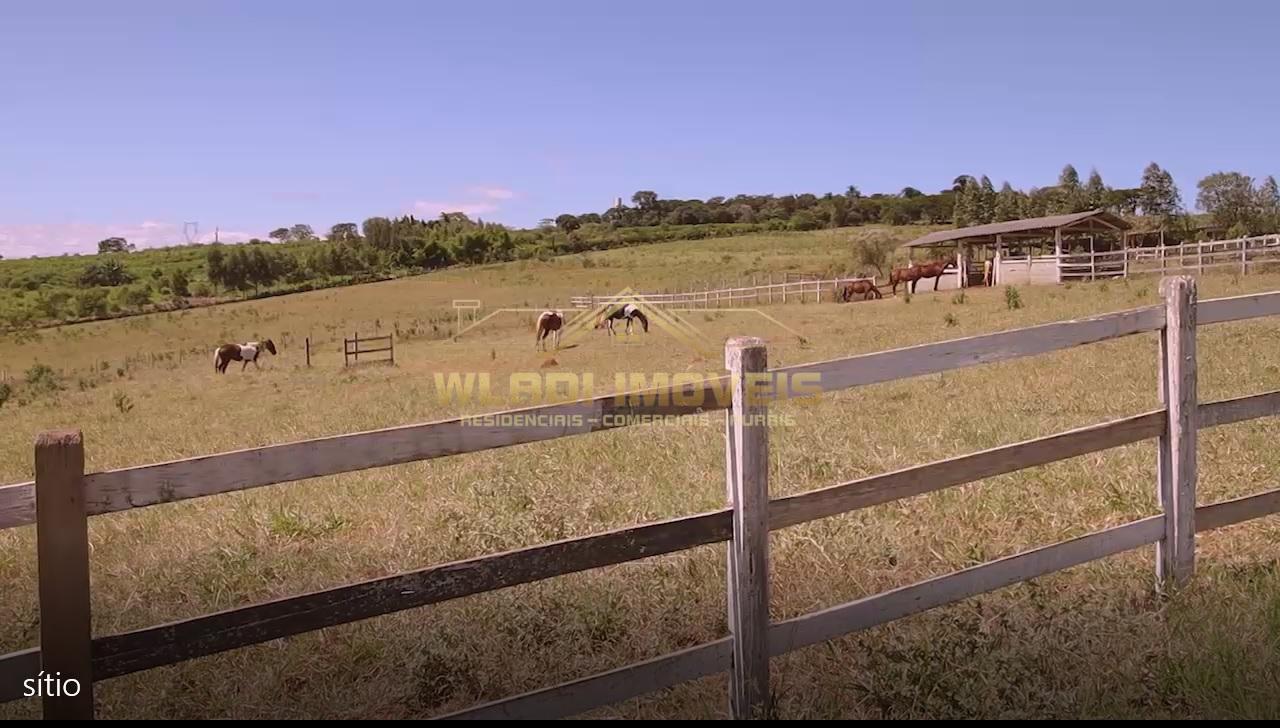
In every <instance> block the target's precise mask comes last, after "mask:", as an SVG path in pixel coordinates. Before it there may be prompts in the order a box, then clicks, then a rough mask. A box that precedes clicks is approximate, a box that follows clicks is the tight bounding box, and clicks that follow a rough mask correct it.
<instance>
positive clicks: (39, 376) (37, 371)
mask: <svg viewBox="0 0 1280 728" xmlns="http://www.w3.org/2000/svg"><path fill="white" fill-rule="evenodd" d="M27 387H28V388H29V389H30V390H31V391H32V392H37V393H39V392H56V391H58V390H59V389H62V382H61V381H59V379H58V373H57V372H55V371H54V370H53V367H51V366H49V365H48V364H39V363H37V364H32V365H31V368H30V369H27Z"/></svg>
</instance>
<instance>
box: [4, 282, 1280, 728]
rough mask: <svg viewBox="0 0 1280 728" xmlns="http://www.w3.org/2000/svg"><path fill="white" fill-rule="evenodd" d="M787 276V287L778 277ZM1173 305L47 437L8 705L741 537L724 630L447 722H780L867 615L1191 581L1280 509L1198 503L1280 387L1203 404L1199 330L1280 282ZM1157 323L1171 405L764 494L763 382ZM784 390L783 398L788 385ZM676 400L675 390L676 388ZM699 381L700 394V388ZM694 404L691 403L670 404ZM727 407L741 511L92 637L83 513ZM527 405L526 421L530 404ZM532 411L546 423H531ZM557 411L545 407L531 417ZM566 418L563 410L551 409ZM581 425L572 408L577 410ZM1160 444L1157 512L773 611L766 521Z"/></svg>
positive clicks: (951, 365)
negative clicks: (1216, 439)
mask: <svg viewBox="0 0 1280 728" xmlns="http://www.w3.org/2000/svg"><path fill="white" fill-rule="evenodd" d="M775 285H792V284H775ZM1161 291H1162V294H1163V295H1164V298H1165V301H1164V304H1163V305H1160V306H1151V307H1146V308H1140V309H1135V310H1131V311H1122V312H1118V313H1111V314H1105V315H1102V316H1096V317H1092V318H1087V319H1080V320H1073V321H1061V322H1056V323H1051V324H1045V325H1042V326H1034V327H1030V328H1025V329H1017V330H1012V331H1002V332H997V333H993V334H984V335H981V336H974V337H969V338H966V339H958V340H954V341H944V342H938V343H934V344H924V345H921V346H913V347H908V348H904V349H897V350H892V351H882V352H876V353H873V354H866V355H862V356H854V357H848V358H843V359H836V360H831V361H826V362H816V363H811V364H803V365H799V366H791V367H785V368H778V369H769V368H768V366H767V351H766V349H765V346H764V344H763V342H761V341H759V340H755V339H731V340H730V342H729V344H728V346H727V347H726V366H727V368H728V370H729V373H728V374H727V375H726V376H725V377H723V378H721V379H719V380H715V381H712V382H708V383H705V384H700V385H697V387H700V388H701V391H700V392H699V391H697V389H694V390H690V389H689V388H688V387H678V386H677V387H667V388H660V389H654V390H648V391H646V392H644V393H636V392H632V393H623V394H620V395H607V396H605V397H597V398H593V399H587V400H582V401H578V402H571V403H565V404H556V405H548V406H540V407H533V408H529V409H526V410H520V411H519V412H521V413H525V414H538V415H546V414H560V415H565V414H574V415H583V417H582V421H583V422H584V423H586V424H584V425H581V426H572V427H571V426H563V427H559V426H558V427H521V426H508V427H492V428H477V427H467V426H463V424H462V422H461V421H460V420H448V421H444V422H435V423H426V424H416V425H409V426H406V427H397V428H389V429H384V430H375V431H371V432H362V433H355V434H348V435H339V436H335V437H325V438H316V439H312V440H305V441H301V442H294V443H287V444H281V445H272V446H267V447H260V448H252V449H248V450H241V451H236V452H227V453H218V454H213V455H208V456H203V457H195V458H188V459H184V460H178V461H173V462H169V463H160V464H156V465H146V466H140V467H132V468H124V469H121V470H114V471H108V472H103V473H91V474H86V473H84V466H83V453H84V449H83V448H84V443H83V441H82V439H81V436H80V433H79V432H78V431H70V432H62V433H44V434H42V435H41V436H40V437H39V438H37V440H36V463H37V470H36V479H35V481H34V482H29V483H18V484H14V485H10V486H4V487H0V528H6V527H14V526H21V525H26V524H31V523H33V522H34V523H35V524H36V536H37V538H36V545H37V554H36V558H37V561H38V562H39V566H40V568H39V570H38V574H39V577H38V578H39V602H40V604H39V607H40V624H41V632H40V634H41V638H40V639H41V645H40V646H39V647H34V648H30V649H27V650H23V651H20V652H15V653H11V654H8V655H5V656H2V657H0V700H14V699H18V698H19V697H21V693H20V687H19V686H21V685H22V684H23V681H24V680H27V679H29V678H31V677H35V676H36V674H37V673H38V672H39V671H40V670H44V671H45V672H46V673H55V672H60V673H61V675H62V677H63V679H64V680H65V679H68V678H74V679H76V680H78V681H80V685H81V686H83V688H84V689H83V690H82V693H81V694H82V695H84V694H89V695H91V694H92V687H93V683H94V682H95V681H101V680H106V679H110V678H113V677H118V676H121V675H128V674H131V673H136V672H139V671H143V670H149V669H153V668H157V667H162V666H165V665H172V664H175V663H179V662H183V661H186V660H191V659H195V658H198V657H201V656H205V655H212V654H217V653H220V652H224V651H227V650H232V649H236V648H240V647H245V646H248V645H253V644H259V643H262V642H267V641H270V640H274V639H279V638H285V637H289V636H291V635H296V634H300V633H304V632H309V631H313V630H317V629H323V628H325V627H330V626H335V625H340V624H346V623H350V622H355V621H359V620H363V619H368V618H370V617H375V616H379V615H384V614H390V613H394V612H398V611H402V610H405V609H411V608H414V607H420V606H424V605H428V604H436V603H440V602H443V601H447V600H451V599H458V598H463V597H466V596H470V595H475V594H481V593H484V592H489V591H493V590H497V589H504V588H507V587H510V586H516V585H519V584H527V583H532V582H536V581H540V580H542V579H548V578H553V577H556V576H561V575H565V574H572V573H576V572H581V571H584V570H588V569H595V568H600V567H605V566H609V565H614V564H622V563H626V562H630V561H636V560H640V559H646V558H650V557H653V556H659V555H663V554H670V553H676V552H679V551H683V550H687V549H691V548H695V547H698V546H703V545H707V544H714V543H723V542H727V543H728V544H729V548H728V554H727V558H728V570H727V571H728V576H729V578H728V585H727V586H728V600H727V601H728V620H727V623H728V625H729V635H728V636H726V637H723V638H721V639H718V640H715V641H713V642H709V643H706V644H702V645H697V646H694V647H690V648H688V649H684V650H681V651H679V652H675V653H671V654H667V655H661V656H658V657H655V658H653V659H650V660H647V661H645V662H641V663H636V664H632V665H626V666H622V667H619V668H617V669H614V670H610V671H607V672H603V673H599V674H595V675H590V676H587V677H584V678H581V679H577V680H573V681H569V682H566V683H562V684H560V685H555V686H551V687H547V688H543V689H539V690H535V691H532V692H529V693H525V694H523V695H517V696H512V697H508V698H503V699H500V700H496V701H492V702H490V703H487V704H484V705H480V706H476V707H473V708H470V709H467V710H464V711H461V712H459V713H455V714H452V715H450V716H446V717H453V718H486V717H500V718H534V717H567V716H571V715H575V714H578V713H582V712H585V711H588V710H591V709H593V708H597V707H601V706H604V705H608V704H611V703H616V702H619V701H622V700H626V699H629V698H632V697H636V696H639V695H644V694H646V693H650V692H653V691H655V690H660V689H663V688H666V687H670V686H673V685H678V684H680V683H682V682H686V681H689V680H694V679H697V678H700V677H705V676H708V675H713V674H717V673H724V672H728V673H729V678H730V679H729V696H728V700H727V704H728V705H729V709H730V713H731V714H732V715H733V716H734V717H755V716H760V715H769V714H770V711H771V706H770V704H769V703H770V695H771V689H770V688H771V681H770V657H772V656H777V655H781V654H784V653H786V652H789V651H792V650H795V649H799V648H801V647H804V646H806V645H811V644H816V643H819V642H823V641H825V640H830V639H833V638H836V637H839V636H841V635H845V634H848V633H850V632H854V631H858V630H864V629H868V628H870V627H872V626H875V625H878V624H883V623H886V622H889V621H892V620H895V619H899V618H902V617H905V616H907V615H910V614H915V613H918V612H921V611H925V610H928V609H932V608H935V607H939V606H942V605H946V604H950V603H953V602H955V601H958V600H960V599H965V598H967V597H971V596H974V595H977V594H982V593H984V592H989V591H992V590H995V589H1000V588H1002V587H1005V586H1008V585H1011V584H1015V583H1018V582H1020V581H1025V580H1027V579H1032V578H1035V577H1039V576H1042V575H1045V574H1051V573H1053V572H1056V571H1060V570H1062V569H1066V568H1069V567H1072V566H1076V565H1079V564H1084V563H1087V562H1090V561H1094V560H1097V559H1102V558H1105V557H1108V556H1111V555H1113V554H1119V553H1122V552H1125V551H1129V550H1132V549H1135V548H1138V547H1141V546H1144V545H1147V544H1157V545H1158V553H1157V557H1156V563H1155V565H1154V570H1155V573H1156V579H1155V580H1154V581H1153V583H1154V584H1155V585H1156V587H1157V588H1163V587H1164V586H1165V585H1166V584H1184V583H1186V582H1187V581H1188V580H1189V579H1191V578H1193V576H1194V569H1195V534H1196V533H1197V532H1202V531H1205V530H1209V529H1213V528H1221V527H1223V526H1227V525H1230V524H1234V523H1240V522H1243V521H1247V520H1250V519H1253V518H1259V517H1261V516H1264V515H1268V514H1272V513H1277V512H1280V489H1276V490H1271V491H1266V492H1263V493H1257V494H1252V495H1248V496H1245V497H1242V498H1237V499H1234V500H1229V501H1223V502H1219V503H1213V504H1209V505H1204V506H1199V507H1197V505H1196V481H1197V464H1196V457H1197V455H1196V448H1195V443H1196V438H1197V431H1198V430H1199V429H1203V428H1207V427H1215V426H1220V425H1226V424H1230V423H1235V422H1243V421H1247V420H1251V419H1254V418H1259V417H1270V416H1275V415H1277V414H1280V391H1273V392H1265V393H1262V394H1255V395H1249V396H1245V397H1239V398H1236V399H1230V400H1223V401H1218V402H1209V403H1200V402H1199V401H1198V396H1197V386H1196V380H1197V368H1196V345H1195V339H1196V332H1197V329H1198V327H1199V326H1204V325H1211V324H1215V323H1220V322H1226V321H1238V320H1244V319H1251V318H1256V317H1261V316H1274V315H1280V292H1277V293H1266V294H1257V295H1248V296H1237V297H1233V298H1222V299H1214V300H1209V301H1199V302H1198V301H1197V300H1196V295H1195V281H1194V279H1192V278H1189V277H1177V278H1169V279H1166V280H1165V281H1163V282H1162V284H1161ZM1148 332H1158V333H1159V335H1160V339H1161V342H1162V345H1161V346H1160V354H1159V356H1158V357H1157V358H1156V360H1155V361H1154V362H1152V363H1153V365H1155V366H1156V367H1158V369H1159V372H1160V376H1159V377H1158V379H1159V380H1160V381H1161V382H1162V384H1161V388H1160V395H1161V398H1160V402H1161V407H1160V408H1159V409H1157V410H1153V411H1150V412H1145V413H1138V414H1135V415H1132V416H1129V417H1124V418H1121V419H1117V420H1112V421H1110V422H1103V423H1098V424H1094V425H1090V426H1087V427H1082V428H1079V429H1075V430H1070V431H1067V432H1060V433H1056V434H1051V435H1048V436H1045V437H1039V438H1035V439H1032V440H1027V441H1024V442H1019V443H1013V444H1009V445H1002V446H1000V447H995V448H992V449H989V450H984V451H981V452H976V453H969V454H966V455H961V456H958V457H952V458H947V459H944V460H940V461H936V462H932V463H926V464H922V465H916V466H912V467H909V468H905V469H902V470H898V471H895V472H890V473H882V474H878V475H873V476H870V477H866V478H860V479H857V480H852V481H848V482H844V483H837V484H835V485H831V486H829V487H825V488H821V489H818V490H813V491H809V492H805V493H799V494H796V495H791V496H786V497H779V498H772V499H771V498H770V497H769V486H768V479H767V475H768V469H769V442H768V433H767V428H765V427H764V426H762V423H763V422H766V421H767V413H768V408H769V407H770V406H771V405H772V404H773V403H774V402H776V401H779V400H780V399H784V398H785V397H786V396H787V393H786V391H785V387H782V388H779V387H769V388H766V390H767V391H768V394H767V395H765V396H761V397H751V396H748V395H749V393H750V392H757V393H758V392H760V391H761V388H760V387H756V386H748V382H749V381H752V380H755V379H757V378H759V377H779V379H780V380H781V377H782V376H786V377H787V379H788V381H790V380H792V379H794V377H795V376H796V375H797V374H806V375H809V376H810V377H815V378H817V379H818V386H819V387H820V388H821V389H822V391H824V392H834V391H840V390H844V389H849V388H852V387H859V386H864V385H868V384H872V383H876V382H884V381H891V380H896V379H904V378H908V377H915V376H920V375H922V374H929V373H936V372H942V371H948V370H953V369H959V368H964V367H971V366H978V365H983V364H989V363H993V362H999V361H1007V360H1011V359H1016V358H1020V357H1028V356H1036V355H1039V354H1044V353H1047V352H1052V351H1058V350H1063V349H1068V348H1072V347H1077V346H1085V345H1089V344H1092V343H1096V342H1101V341H1109V340H1115V339H1118V338H1121V337H1127V336H1132V335H1135V334H1142V333H1148ZM780 390H781V391H780ZM672 395H675V396H672ZM691 395H699V396H691ZM676 402H695V403H694V404H675V403H676ZM720 409H723V410H726V415H725V416H726V427H725V452H726V458H725V463H726V467H725V487H726V494H727V495H726V501H727V504H726V507H725V508H723V509H721V510H716V511H712V512H708V513H701V514H695V515H689V516H683V517H679V518H674V519H671V520H667V521H662V522H657V523H645V524H641V525H637V526H629V527H626V528H621V529H616V530H613V531H607V532H604V533H597V534H593V535H589V536H584V537H579V538H572V539H567V540H563V541H558V542H554V543H547V544H540V545H536V546H530V547H526V548H521V549H517V550H514V551H508V552H504V553H497V554H488V555H484V556H479V557H475V558H470V559H466V560H463V561H457V562H453V563H448V564H438V565H433V566H427V567H425V568H421V569H417V570H414V571H409V572H404V573H401V574H396V575H393V576H389V577H382V578H376V579H371V580H367V581H363V582H359V583H355V584H349V585H346V586H341V587H337V588H331V589H325V590H322V591H317V592H312V593H309V594H301V595H296V596H289V597H284V598H280V599H276V600H272V601H267V602H262V603H258V604H253V605H250V606H247V607H240V608H235V609H230V610H226V611H223V612H218V613H215V614H206V615H201V616H196V617H192V618H188V619H183V620H179V621H176V622H172V623H169V624H165V625H160V626H155V627H149V628H144V629H138V630H134V631H131V632H125V633H120V634H113V635H106V636H97V637H95V636H92V635H91V634H90V633H89V628H88V625H89V624H91V621H90V611H89V608H90V599H89V596H90V595H89V581H88V574H89V569H88V566H89V549H88V519H89V518H90V517H92V516H94V515H97V514H102V513H110V512H113V511H121V510H126V509H131V508H143V507H149V506H152V505H157V504H160V503H166V502H171V501H176V500H181V499H185V498H198V497H204V496H210V495H215V494H218V493H227V492H234V491H239V490H244V489H247V488H254V487H261V486H266V485H271V484H274V483H283V482H289V481H294V480H300V479H304V478H313V477H319V476H324V475H334V474H339V473H346V472H353V471H358V470H363V469H367V468H375V467H382V466H386V465H394V464H399V463H407V462H413V461H418V460H427V459H432V458H439V457H449V456H454V455H458V454H463V453H471V452H479V451H482V450H487V449H491V448H497V447H506V446H510V445H516V444H523V443H532V442H538V441H543V440H552V439H556V438H560V437H567V436H571V435H582V434H587V433H590V432H594V431H597V430H601V429H606V427H605V426H603V425H601V424H598V423H601V422H614V423H618V424H616V425H612V426H627V425H631V424H635V418H611V417H602V415H605V414H634V415H644V414H684V413H692V412H699V411H707V410H720ZM522 419H524V418H522ZM527 419H528V420H533V419H534V418H527ZM538 419H543V418H538ZM545 419H548V420H550V419H552V418H545ZM564 421H574V418H564ZM1153 438H1154V439H1155V440H1156V441H1157V444H1158V453H1159V458H1158V462H1157V467H1156V469H1155V470H1156V472H1154V473H1153V474H1152V480H1153V481H1154V482H1156V483H1158V488H1155V489H1153V490H1155V491H1156V492H1157V493H1158V496H1157V497H1158V502H1159V505H1160V510H1161V512H1160V513H1159V514H1158V515H1154V516H1150V517H1147V518H1143V519H1140V520H1137V521H1133V522H1131V523H1126V524H1122V525H1119V526H1115V527H1113V528H1108V529H1105V530H1101V531H1097V532H1095V533H1091V534H1087V535H1084V536H1080V537H1078V538H1074V539H1071V540H1068V541H1064V542H1061V543H1057V544H1051V545H1047V546H1043V547H1040V548H1036V549H1032V550H1029V551H1025V552H1023V553H1019V554H1015V555H1012V556H1008V557H1005V558H1002V559H998V560H995V561H990V562H987V563H983V564H979V565H977V566H973V567H970V568H967V569H963V570H960V571H956V572H954V573H950V574H946V575H943V576H939V577H936V578H932V579H928V580H925V581H921V582H918V583H915V584H911V585H908V586H905V587H901V588H897V589H893V590H890V591H886V592H883V593H880V594H875V595H872V596H868V597H865V598H862V599H858V600H854V601H851V602H848V603H845V604H840V605H836V606H833V607H830V608H827V609H823V610H821V611H817V612H813V613H810V614H805V615H801V616H797V617H794V618H791V619H787V620H785V621H781V622H771V621H770V620H769V601H770V598H769V579H770V578H769V539H768V533H769V532H770V531H774V530H778V529H782V528H788V527H791V526H795V525H797V524H801V523H805V522H809V521H813V520H816V519H821V518H827V517H831V516H835V515H839V514H842V513H847V512H850V511H853V510H857V509H861V508H868V507H871V506H874V505H878V504H883V503H889V502H893V501H896V500H899V499H902V498H908V497H915V496H921V495H926V494H929V493H933V492H937V491H940V490H943V489H946V488H950V487H954V486H958V485H962V484H964V483H970V482H974V481H977V480H982V479H985V478H990V477H993V476H996V475H1001V474H1005V473H1012V472H1016V471H1019V470H1022V469H1025V468H1030V467H1036V466H1040V465H1044V464H1047V463H1052V462H1056V461H1060V460H1064V459H1067V458H1072V457H1078V456H1080V455H1084V454H1088V453H1092V452H1099V451H1103V450H1107V449H1110V448H1114V447H1119V446H1122V445H1127V444H1131V443H1136V442H1141V441H1145V440H1150V439H1153ZM42 700H43V707H44V715H45V717H78V718H88V717H92V716H93V704H92V701H91V700H85V699H83V698H76V697H74V696H69V695H65V694H64V695H47V696H44V697H42Z"/></svg>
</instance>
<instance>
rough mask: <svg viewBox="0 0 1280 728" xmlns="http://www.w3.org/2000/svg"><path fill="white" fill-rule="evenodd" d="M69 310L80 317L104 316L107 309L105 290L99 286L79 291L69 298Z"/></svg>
mask: <svg viewBox="0 0 1280 728" xmlns="http://www.w3.org/2000/svg"><path fill="white" fill-rule="evenodd" d="M71 310H72V311H73V312H74V313H75V315H76V316H78V317H80V318H91V317H94V316H106V315H107V312H108V310H109V306H108V305H107V292H106V291H104V290H102V289H101V288H91V289H89V290H87V291H81V292H79V293H77V294H76V295H75V298H73V299H71Z"/></svg>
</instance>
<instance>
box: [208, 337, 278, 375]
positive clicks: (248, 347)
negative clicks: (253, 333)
mask: <svg viewBox="0 0 1280 728" xmlns="http://www.w3.org/2000/svg"><path fill="white" fill-rule="evenodd" d="M263 349H266V350H267V351H269V352H271V354H272V356H274V355H275V353H276V345H275V343H273V342H272V341H271V339H267V340H266V341H263V342H257V341H250V342H249V343H247V344H223V345H222V346H219V347H218V348H217V350H215V351H214V352H213V370H214V371H216V372H217V373H219V374H225V373H226V371H227V366H229V365H230V364H231V362H233V361H239V362H244V363H243V364H241V365H240V371H244V368H245V367H247V366H249V362H253V368H254V369H260V368H261V367H259V366H258V356H259V355H260V354H261V353H262V350H263Z"/></svg>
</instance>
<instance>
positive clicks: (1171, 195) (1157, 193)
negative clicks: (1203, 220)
mask: <svg viewBox="0 0 1280 728" xmlns="http://www.w3.org/2000/svg"><path fill="white" fill-rule="evenodd" d="M1138 207H1140V208H1141V209H1142V214H1144V215H1158V216H1166V217H1167V216H1169V215H1176V214H1178V211H1179V210H1181V209H1182V196H1181V195H1180V194H1179V193H1178V186H1177V185H1175V184H1174V183H1173V175H1171V174H1169V173H1168V172H1166V171H1165V170H1163V169H1161V168H1160V165H1158V164H1156V163H1155V162H1152V163H1151V164H1148V165H1147V168H1146V169H1144V170H1143V171H1142V184H1141V186H1139V187H1138Z"/></svg>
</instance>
